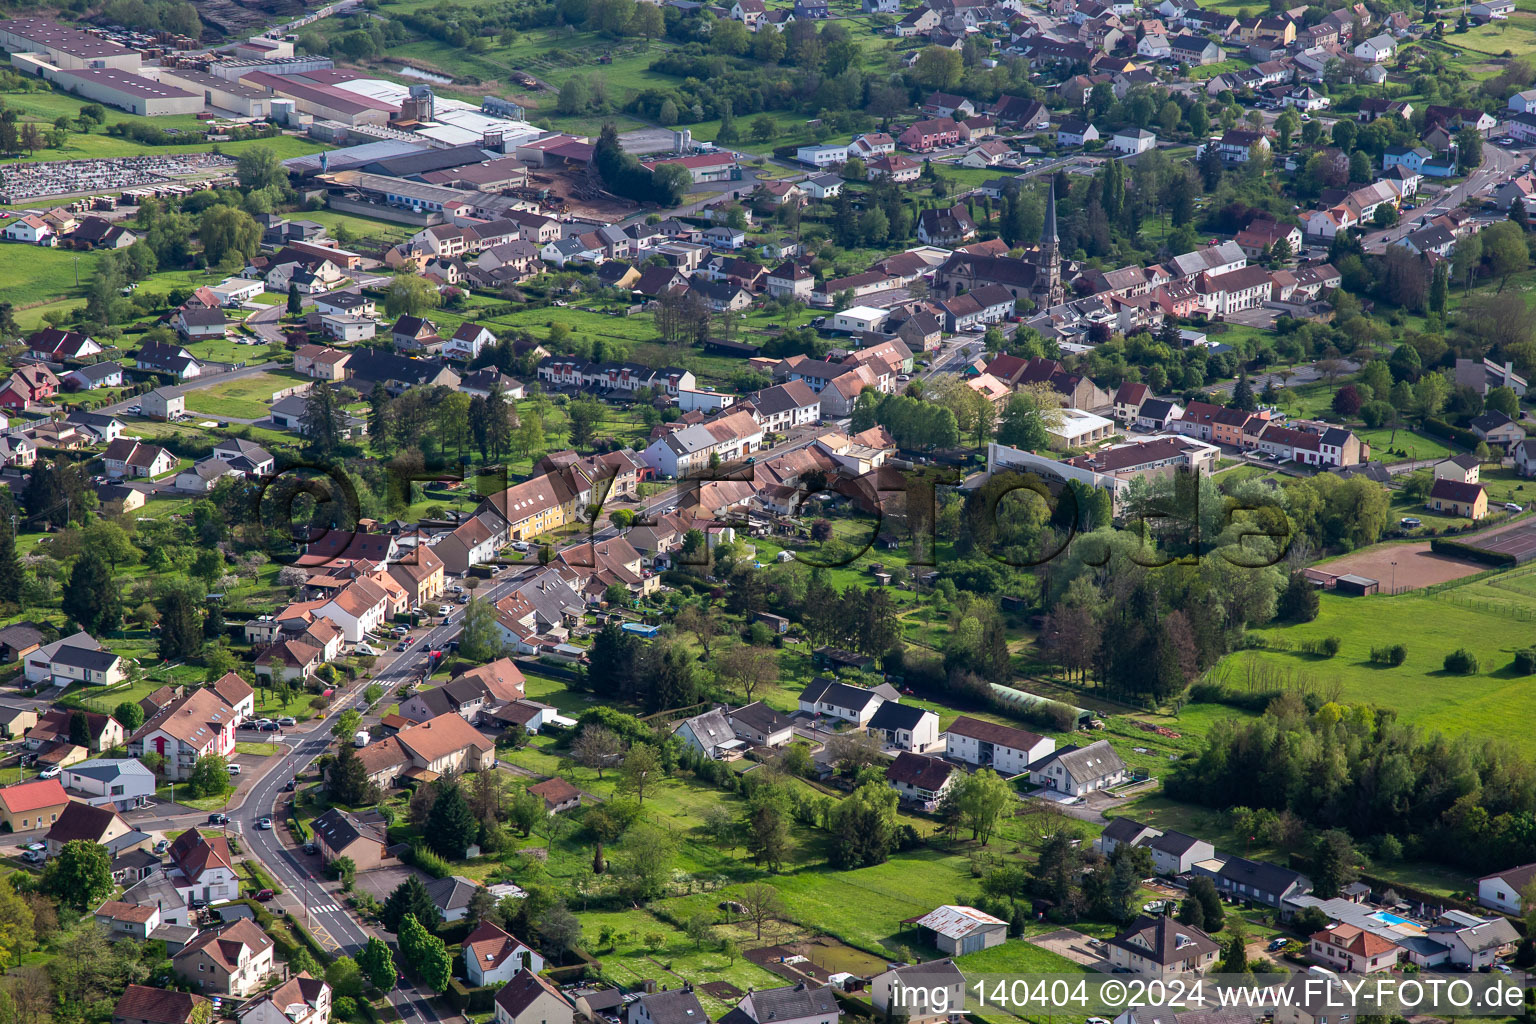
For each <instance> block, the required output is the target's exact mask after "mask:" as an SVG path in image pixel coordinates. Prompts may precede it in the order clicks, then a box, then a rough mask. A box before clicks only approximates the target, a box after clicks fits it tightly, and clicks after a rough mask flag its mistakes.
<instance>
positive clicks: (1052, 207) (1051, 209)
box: [1040, 174, 1061, 246]
mask: <svg viewBox="0 0 1536 1024" xmlns="http://www.w3.org/2000/svg"><path fill="white" fill-rule="evenodd" d="M1047 243H1049V244H1050V245H1059V244H1060V243H1061V239H1060V238H1059V237H1058V236H1057V234H1056V176H1055V175H1054V174H1053V175H1051V187H1050V191H1049V192H1047V193H1046V196H1045V225H1044V226H1043V227H1042V228H1041V229H1040V244H1041V245H1042V246H1043V245H1046V244H1047Z"/></svg>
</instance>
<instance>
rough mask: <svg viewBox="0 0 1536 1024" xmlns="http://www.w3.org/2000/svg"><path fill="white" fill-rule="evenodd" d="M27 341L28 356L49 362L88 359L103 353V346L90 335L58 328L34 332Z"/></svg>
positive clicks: (46, 328) (47, 328)
mask: <svg viewBox="0 0 1536 1024" xmlns="http://www.w3.org/2000/svg"><path fill="white" fill-rule="evenodd" d="M25 341H26V345H27V354H28V355H30V356H32V357H34V358H36V359H43V360H47V361H49V362H63V361H65V360H80V359H88V358H90V357H91V356H97V355H100V354H101V352H102V348H101V346H100V345H99V344H97V343H96V341H95V339H93V338H91V337H90V336H89V335H86V334H81V333H80V332H78V331H66V330H61V329H59V328H57V327H45V328H43V329H42V330H40V331H33V332H32V333H31V334H29V335H27V337H26V339H25Z"/></svg>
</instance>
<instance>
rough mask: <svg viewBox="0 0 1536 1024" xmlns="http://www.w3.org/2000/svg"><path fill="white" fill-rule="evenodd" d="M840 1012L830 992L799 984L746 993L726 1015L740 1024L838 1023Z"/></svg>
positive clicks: (822, 988)
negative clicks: (750, 1023) (746, 1023)
mask: <svg viewBox="0 0 1536 1024" xmlns="http://www.w3.org/2000/svg"><path fill="white" fill-rule="evenodd" d="M842 1012H843V1011H842V1007H841V1006H839V1005H838V1002H837V998H836V993H835V992H834V991H833V989H831V988H830V987H825V986H818V985H812V984H809V983H807V982H804V981H800V982H797V983H795V984H793V985H783V986H780V987H779V988H763V989H751V990H748V992H747V994H746V995H745V996H743V997H742V1000H741V1002H739V1003H737V1004H736V1009H734V1010H732V1011H731V1012H730V1013H729V1014H727V1015H726V1016H729V1017H733V1018H735V1019H736V1020H737V1021H741V1024H745V1021H751V1022H753V1024H837V1022H838V1019H839V1017H841V1016H842ZM737 1014H740V1015H741V1017H737V1016H736V1015H737ZM742 1018H745V1021H743V1020H742Z"/></svg>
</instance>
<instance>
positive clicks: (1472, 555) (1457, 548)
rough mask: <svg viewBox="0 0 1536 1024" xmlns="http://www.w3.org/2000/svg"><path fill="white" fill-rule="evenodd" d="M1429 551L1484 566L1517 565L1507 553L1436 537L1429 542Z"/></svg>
mask: <svg viewBox="0 0 1536 1024" xmlns="http://www.w3.org/2000/svg"><path fill="white" fill-rule="evenodd" d="M1429 550H1431V551H1433V552H1434V553H1435V554H1437V555H1451V556H1452V557H1455V558H1469V559H1471V560H1472V561H1474V562H1482V563H1484V564H1485V565H1498V566H1512V565H1519V564H1520V561H1519V559H1517V558H1515V556H1514V555H1512V554H1510V553H1509V552H1507V551H1488V550H1486V549H1484V548H1479V547H1473V546H1472V545H1471V544H1467V543H1465V542H1463V541H1459V540H1447V539H1445V538H1444V537H1436V538H1435V539H1434V540H1432V541H1430V542H1429Z"/></svg>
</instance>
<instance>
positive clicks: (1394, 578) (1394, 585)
mask: <svg viewBox="0 0 1536 1024" xmlns="http://www.w3.org/2000/svg"><path fill="white" fill-rule="evenodd" d="M1392 593H1394V594H1395V593H1397V562H1396V560H1394V561H1393V562H1392Z"/></svg>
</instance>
